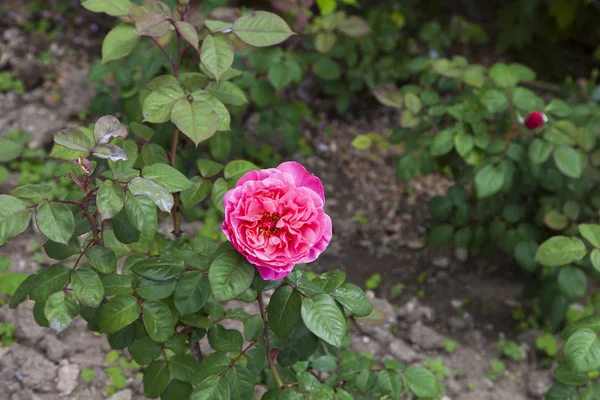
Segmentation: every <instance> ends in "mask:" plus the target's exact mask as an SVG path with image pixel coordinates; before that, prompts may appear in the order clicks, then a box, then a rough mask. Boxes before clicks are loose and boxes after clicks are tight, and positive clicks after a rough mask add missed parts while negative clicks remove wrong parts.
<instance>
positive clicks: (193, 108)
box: [171, 98, 219, 146]
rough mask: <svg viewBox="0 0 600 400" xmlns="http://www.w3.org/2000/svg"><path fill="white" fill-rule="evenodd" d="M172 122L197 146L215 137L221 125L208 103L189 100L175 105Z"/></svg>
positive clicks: (185, 99)
mask: <svg viewBox="0 0 600 400" xmlns="http://www.w3.org/2000/svg"><path fill="white" fill-rule="evenodd" d="M171 120H172V121H173V123H174V124H175V126H177V128H179V130H180V131H181V132H183V133H184V134H185V135H186V136H187V137H189V138H190V139H192V141H193V142H194V143H195V144H196V146H198V144H199V143H200V142H203V141H205V140H207V139H209V138H210V137H211V136H212V135H214V134H215V132H217V129H218V125H219V118H218V116H217V113H216V112H215V110H213V108H212V107H211V106H210V105H209V104H208V103H207V102H205V101H193V102H190V101H189V100H188V99H187V98H183V99H180V100H179V101H177V103H175V106H174V107H173V110H172V112H171Z"/></svg>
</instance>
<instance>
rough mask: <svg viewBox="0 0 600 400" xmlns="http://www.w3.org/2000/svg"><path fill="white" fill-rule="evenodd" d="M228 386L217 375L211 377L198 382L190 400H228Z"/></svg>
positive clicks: (229, 397)
mask: <svg viewBox="0 0 600 400" xmlns="http://www.w3.org/2000/svg"><path fill="white" fill-rule="evenodd" d="M229 399H231V395H230V393H229V385H227V382H226V381H225V380H224V379H222V378H221V377H220V376H219V375H211V376H209V377H207V378H206V379H204V380H203V381H202V382H200V383H199V384H198V385H197V386H196V389H194V391H193V392H192V396H191V397H190V400H229Z"/></svg>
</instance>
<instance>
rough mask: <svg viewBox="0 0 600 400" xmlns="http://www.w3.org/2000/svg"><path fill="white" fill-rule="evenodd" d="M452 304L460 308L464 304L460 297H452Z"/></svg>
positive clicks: (455, 307) (453, 306)
mask: <svg viewBox="0 0 600 400" xmlns="http://www.w3.org/2000/svg"><path fill="white" fill-rule="evenodd" d="M450 305H451V306H452V308H454V309H456V310H458V309H459V308H461V307H462V306H463V301H462V300H458V299H452V300H450Z"/></svg>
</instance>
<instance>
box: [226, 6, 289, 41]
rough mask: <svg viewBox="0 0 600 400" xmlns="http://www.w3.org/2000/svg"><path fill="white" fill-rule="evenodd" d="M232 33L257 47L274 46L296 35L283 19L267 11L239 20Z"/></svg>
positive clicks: (245, 16)
mask: <svg viewBox="0 0 600 400" xmlns="http://www.w3.org/2000/svg"><path fill="white" fill-rule="evenodd" d="M232 31H233V33H235V34H236V36H237V37H239V38H240V39H241V40H242V41H243V42H245V43H247V44H249V45H251V46H257V47H262V46H272V45H275V44H278V43H281V42H283V41H284V40H286V39H287V38H289V37H290V36H292V35H295V33H294V32H293V31H292V30H291V29H290V27H289V26H288V24H287V23H286V22H285V21H284V20H283V18H281V17H280V16H278V15H276V14H273V13H269V12H265V11H254V12H252V13H251V14H247V15H244V16H243V17H241V18H239V19H238V20H237V21H235V23H234V24H233V27H232Z"/></svg>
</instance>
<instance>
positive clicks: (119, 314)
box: [98, 296, 141, 334]
mask: <svg viewBox="0 0 600 400" xmlns="http://www.w3.org/2000/svg"><path fill="white" fill-rule="evenodd" d="M140 313H141V308H140V305H139V304H138V302H137V299H136V298H135V297H133V296H115V297H113V298H112V299H110V300H109V301H107V302H106V303H104V304H103V305H102V307H101V309H100V316H99V319H98V323H99V324H100V329H102V332H104V333H108V334H110V333H115V332H117V331H120V330H121V329H123V328H125V327H126V326H127V325H129V324H131V323H132V322H134V321H135V320H136V319H137V318H138V316H139V315H140Z"/></svg>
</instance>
